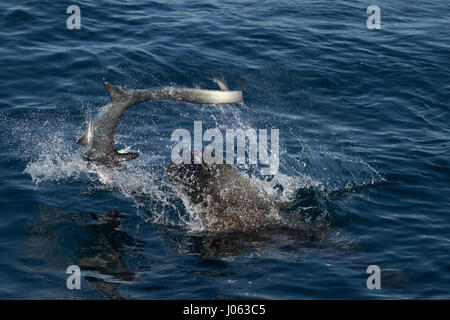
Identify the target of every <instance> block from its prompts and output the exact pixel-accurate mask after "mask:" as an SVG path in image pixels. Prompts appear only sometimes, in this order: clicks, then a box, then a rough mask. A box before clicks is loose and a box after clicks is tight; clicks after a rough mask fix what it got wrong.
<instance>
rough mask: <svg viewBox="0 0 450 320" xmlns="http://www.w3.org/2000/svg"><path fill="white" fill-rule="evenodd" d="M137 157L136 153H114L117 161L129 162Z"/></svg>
mask: <svg viewBox="0 0 450 320" xmlns="http://www.w3.org/2000/svg"><path fill="white" fill-rule="evenodd" d="M137 157H139V153H137V152H128V153H120V152H116V158H117V160H119V161H130V160H133V159H136V158H137Z"/></svg>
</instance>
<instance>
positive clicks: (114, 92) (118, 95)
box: [105, 82, 126, 101]
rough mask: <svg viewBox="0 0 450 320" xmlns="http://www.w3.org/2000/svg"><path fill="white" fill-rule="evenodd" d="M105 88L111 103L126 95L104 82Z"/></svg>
mask: <svg viewBox="0 0 450 320" xmlns="http://www.w3.org/2000/svg"><path fill="white" fill-rule="evenodd" d="M105 87H106V91H108V94H109V97H110V98H111V101H116V100H120V99H122V98H123V97H125V96H126V93H125V92H124V91H122V90H119V89H117V88H115V87H113V86H112V85H110V84H109V83H108V82H105Z"/></svg>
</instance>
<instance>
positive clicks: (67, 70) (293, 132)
mask: <svg viewBox="0 0 450 320" xmlns="http://www.w3.org/2000/svg"><path fill="white" fill-rule="evenodd" d="M72 4H73V5H78V6H79V7H80V9H81V29H79V30H69V29H68V28H67V26H66V19H67V18H68V17H69V14H67V13H66V9H67V7H68V6H69V5H72ZM373 4H376V5H378V6H379V7H380V8H381V29H379V30H369V29H368V28H367V26H366V20H367V18H368V16H369V14H367V13H366V9H367V7H368V6H369V5H373ZM449 13H450V9H449V6H448V3H447V2H446V1H443V0H437V1H433V2H430V1H413V2H404V1H383V0H377V1H359V0H358V1H333V2H330V1H323V0H322V1H301V0H298V1H295V0H280V1H268V0H262V1H245V0H225V1H218V0H211V1H188V0H186V1H176V0H174V1H169V0H168V1H144V0H126V1H95V2H93V1H75V0H74V1H62V2H58V3H56V2H54V1H45V0H41V1H12V2H2V3H1V4H0V42H1V44H2V45H1V46H0V52H1V59H0V79H1V84H2V85H1V89H0V133H1V135H0V152H1V158H0V172H1V175H0V205H1V210H0V279H1V282H0V298H2V299H121V298H125V299H316V298H321V299H330V298H334V299H357V298H359V299H360V298H363V299H407V298H419V299H429V298H443V299H448V298H449V297H450V200H449V195H450V184H449V182H450V160H449V159H450V141H449V138H450V113H449V101H450V77H449V70H450V20H449V18H448V17H449ZM215 76H219V77H223V78H224V79H226V81H227V82H228V84H229V86H230V88H231V89H235V90H242V91H243V94H244V103H242V104H232V105H220V106H219V105H216V106H212V105H197V104H185V103H176V102H168V101H156V102H151V103H149V102H148V103H143V104H141V105H138V106H135V107H133V108H131V109H129V110H128V111H127V112H126V113H125V115H124V117H123V119H122V120H121V122H120V124H119V127H118V132H117V136H116V142H117V145H118V147H119V148H130V149H131V150H138V151H139V153H140V154H141V156H140V157H139V158H138V159H136V160H133V161H131V162H129V163H127V165H126V166H125V167H124V168H123V169H122V170H119V171H108V170H100V171H99V170H93V169H92V167H90V166H89V165H88V164H87V163H86V162H85V161H84V160H83V159H82V157H81V149H80V147H79V146H77V145H76V144H75V142H76V140H77V139H78V138H79V137H81V135H82V134H83V132H84V130H85V129H86V120H85V118H89V117H92V116H93V115H95V113H96V111H97V110H98V109H99V108H100V107H101V106H102V105H104V104H106V103H107V102H108V95H107V92H106V90H105V88H104V86H103V82H104V81H108V82H110V83H112V84H113V85H115V86H120V87H121V88H124V89H142V88H152V87H157V86H168V85H170V86H179V87H199V88H206V89H216V85H215V84H214V83H213V82H212V81H211V78H212V77H215ZM82 110H85V111H84V113H85V114H86V116H85V115H84V114H83V111H82ZM194 121H202V122H203V125H204V127H205V129H206V128H216V127H217V128H220V129H224V128H234V129H237V128H260V129H274V128H275V129H279V132H280V168H279V173H278V174H276V175H275V176H273V177H270V179H268V181H267V183H266V184H264V185H266V186H267V188H268V190H269V191H273V194H274V196H275V195H276V196H278V197H282V198H283V199H284V200H285V202H288V204H289V208H290V209H289V210H287V212H286V214H289V215H291V216H293V217H296V218H298V219H302V220H303V221H304V222H305V223H306V224H307V225H308V227H309V228H310V229H311V230H313V231H316V232H317V233H318V234H319V236H318V237H315V238H313V239H308V238H305V237H304V235H303V234H302V232H301V230H295V228H294V229H292V228H291V229H289V230H287V229H285V228H278V229H276V228H275V229H270V230H261V231H258V232H251V231H246V232H234V233H223V232H213V231H211V230H208V228H207V227H205V226H204V225H203V224H202V221H199V218H198V215H196V212H195V210H192V208H190V206H189V203H188V202H189V201H188V200H187V199H185V198H183V195H180V194H179V193H177V192H174V190H173V188H172V189H171V188H169V184H168V182H167V177H166V173H165V167H166V166H167V165H168V164H169V163H170V161H171V160H170V159H171V158H170V154H171V148H172V146H173V143H171V141H170V137H171V133H172V132H173V131H174V130H175V129H177V128H186V129H188V130H193V123H194ZM238 170H239V171H240V172H241V173H242V174H244V175H248V176H249V177H250V178H249V179H252V181H254V182H255V183H262V182H261V180H258V179H259V178H257V177H255V176H254V175H252V170H253V169H252V168H250V167H245V166H241V167H239V168H238ZM269 193H270V192H269ZM70 265H77V266H79V267H80V269H81V271H82V278H81V290H69V289H68V288H67V286H66V280H67V278H68V276H69V275H68V274H67V273H66V270H67V267H68V266H70ZM370 265H377V266H379V268H380V269H381V289H374V290H369V289H368V287H367V285H366V281H367V278H368V277H369V276H370V274H368V273H367V267H368V266H370Z"/></svg>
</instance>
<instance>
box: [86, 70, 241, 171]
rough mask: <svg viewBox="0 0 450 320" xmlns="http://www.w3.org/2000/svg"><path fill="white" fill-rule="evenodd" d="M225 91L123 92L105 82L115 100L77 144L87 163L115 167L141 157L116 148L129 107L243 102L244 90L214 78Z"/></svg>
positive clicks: (99, 114)
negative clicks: (118, 131)
mask: <svg viewBox="0 0 450 320" xmlns="http://www.w3.org/2000/svg"><path fill="white" fill-rule="evenodd" d="M214 81H215V82H216V83H218V84H219V86H220V88H221V89H222V90H203V89H191V88H173V87H163V88H154V89H146V90H128V91H122V90H119V89H117V88H115V87H113V86H111V85H110V84H109V83H105V86H106V90H108V93H109V96H110V98H111V101H110V102H109V103H108V104H107V105H105V106H103V107H102V108H101V109H100V111H99V112H98V114H97V116H96V117H95V119H94V121H91V122H90V123H89V126H88V129H87V130H86V132H85V134H84V135H83V136H82V137H81V138H80V139H78V141H77V144H79V145H82V146H84V148H85V150H84V157H85V159H86V160H89V161H92V162H95V163H98V164H101V165H105V166H109V167H115V166H118V165H120V163H121V162H123V161H129V160H133V159H135V158H137V157H138V156H139V154H138V153H134V152H131V153H120V152H118V151H117V150H116V148H115V146H114V135H115V133H116V128H117V124H118V123H119V120H120V118H121V117H122V114H123V113H124V112H125V110H127V109H128V108H129V107H132V106H134V105H137V104H139V103H142V102H145V101H151V100H174V101H182V102H190V103H203V104H218V103H220V104H222V103H239V102H242V91H230V90H228V87H227V86H226V84H225V83H224V82H222V81H221V80H218V79H214Z"/></svg>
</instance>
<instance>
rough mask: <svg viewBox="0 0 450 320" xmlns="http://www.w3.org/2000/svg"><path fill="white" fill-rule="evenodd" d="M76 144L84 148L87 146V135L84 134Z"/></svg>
mask: <svg viewBox="0 0 450 320" xmlns="http://www.w3.org/2000/svg"><path fill="white" fill-rule="evenodd" d="M77 144H79V145H81V146H85V145H87V144H88V138H87V133H85V134H84V135H83V136H82V137H81V138H80V139H78V141H77Z"/></svg>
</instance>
